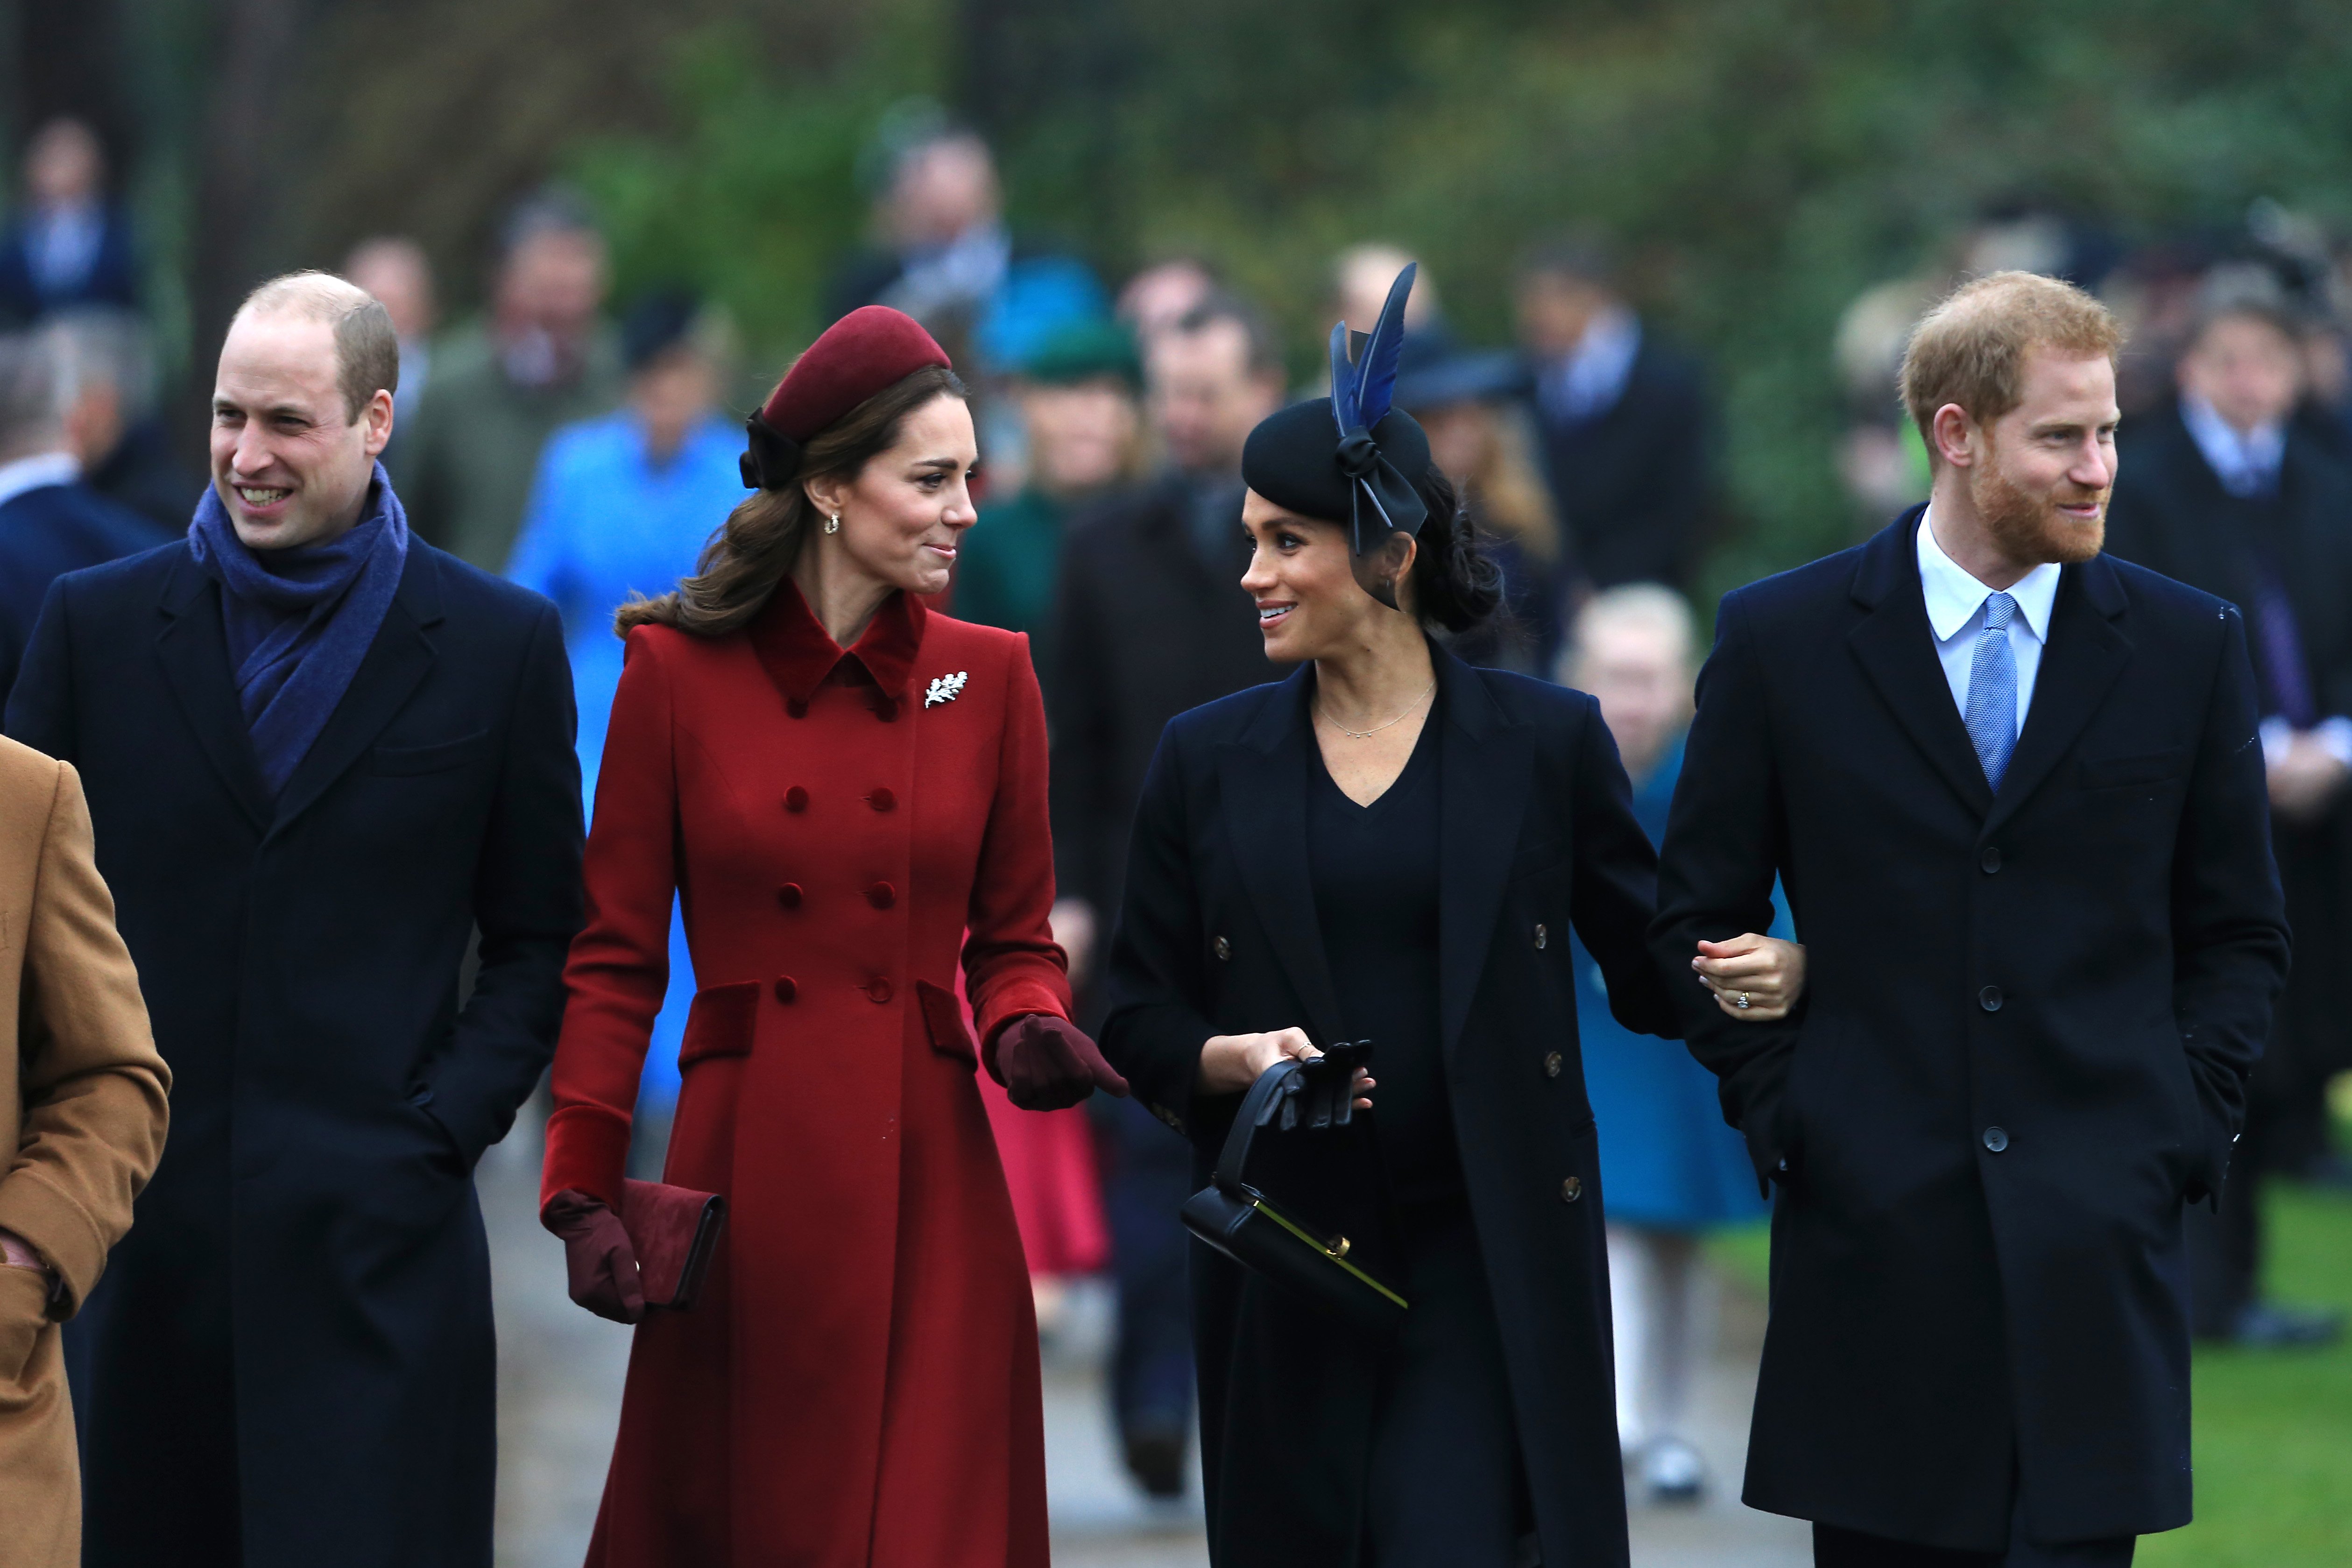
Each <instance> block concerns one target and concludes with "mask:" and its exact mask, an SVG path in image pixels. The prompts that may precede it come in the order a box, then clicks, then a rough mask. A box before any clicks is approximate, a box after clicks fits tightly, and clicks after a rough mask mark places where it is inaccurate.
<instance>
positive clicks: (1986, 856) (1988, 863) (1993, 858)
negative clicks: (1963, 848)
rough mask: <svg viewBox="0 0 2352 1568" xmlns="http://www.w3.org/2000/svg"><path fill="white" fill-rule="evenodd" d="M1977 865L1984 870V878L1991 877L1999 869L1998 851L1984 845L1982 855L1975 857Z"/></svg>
mask: <svg viewBox="0 0 2352 1568" xmlns="http://www.w3.org/2000/svg"><path fill="white" fill-rule="evenodd" d="M1977 864H1978V865H1979V866H1981V867H1983V868H1984V874H1985V875H1986V876H1988V877H1990V876H1991V875H1992V874H1993V873H1994V872H1996V871H1998V870H2000V850H1998V849H1996V848H1994V847H1992V846H1991V845H1990V844H1988V845H1986V846H1985V849H1984V853H1983V854H1981V855H1979V856H1978V857H1977Z"/></svg>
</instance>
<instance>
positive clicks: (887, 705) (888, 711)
mask: <svg viewBox="0 0 2352 1568" xmlns="http://www.w3.org/2000/svg"><path fill="white" fill-rule="evenodd" d="M874 717H876V718H877V719H879V720H881V721H882V722H884V723H885V724H887V723H890V722H892V721H895V720H896V719H897V718H898V703H897V702H895V701H893V700H890V699H889V698H887V697H883V698H878V699H877V700H875V703H874Z"/></svg>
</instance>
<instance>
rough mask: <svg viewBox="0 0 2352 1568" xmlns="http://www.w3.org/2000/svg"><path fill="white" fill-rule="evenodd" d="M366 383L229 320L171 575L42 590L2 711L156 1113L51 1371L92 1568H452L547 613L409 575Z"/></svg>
mask: <svg viewBox="0 0 2352 1568" xmlns="http://www.w3.org/2000/svg"><path fill="white" fill-rule="evenodd" d="M397 365H398V351H397V345H396V343H395V342H394V337H393V333H392V326H391V322H390V320H389V318H388V317H386V316H385V314H384V311H383V306H382V305H380V304H378V303H377V302H376V301H375V300H373V299H371V298H370V297H369V296H367V295H365V294H363V293H362V292H360V291H359V290H358V289H354V288H352V286H351V285H350V284H348V283H345V282H343V281H342V280H341V279H332V278H327V277H324V276H322V275H320V274H315V273H313V274H297V275H294V276H293V277H291V278H289V279H278V280H276V281H274V282H272V283H268V284H265V285H264V286H263V287H262V288H261V289H259V290H257V292H256V294H255V296H254V297H253V298H252V299H251V300H248V301H247V305H246V307H245V309H244V310H242V311H240V312H239V314H238V316H237V318H236V321H235V322H234V323H233V324H232V326H231V328H230V331H229V334H228V339H227V342H226V344H225V345H224V346H223V349H222V353H221V363H220V371H219V376H218V381H217V384H216V390H215V395H214V407H213V437H212V468H213V485H212V488H211V489H208V490H207V491H206V492H205V497H204V499H203V500H202V501H201V502H200V504H199V507H198V510H197V513H196V517H195V521H194V524H193V525H192V526H191V528H190V530H189V537H188V539H187V541H186V542H184V543H179V544H174V545H172V546H168V547H166V548H164V549H162V550H158V551H153V552H149V553H147V554H144V555H141V556H137V557H134V558H132V559H131V560H128V561H122V562H117V563H110V564H108V565H104V566H99V567H94V568H91V569H89V570H88V571H83V572H78V573H74V574H70V575H68V576H66V577H63V578H60V579H59V580H58V583H57V584H56V585H55V586H54V587H53V588H52V589H51V591H50V594H49V596H48V599H47V604H46V605H45V606H44V607H43V609H42V612H41V617H40V620H39V623H38V624H37V626H36V628H35V631H34V635H33V639H32V644H31V646H30V647H29V648H28V650H27V651H26V658H25V663H24V668H23V671H22V673H21V674H20V676H19V678H18V681H17V685H16V691H15V694H14V696H13V698H12V700H10V703H9V706H8V710H7V727H8V731H9V732H10V733H11V734H12V735H14V736H15V737H16V738H18V739H20V740H22V741H24V742H26V743H27V744H30V745H32V746H35V747H37V748H38V749H40V750H42V751H45V752H49V753H51V754H52V755H55V756H58V757H61V758H64V759H66V760H68V761H69V762H71V763H74V765H75V766H76V767H77V768H79V770H80V772H81V775H82V778H83V781H84V784H85V786H86V788H87V789H88V791H89V804H90V812H91V816H92V817H93V818H94V820H95V823H96V826H97V834H98V857H99V866H100V870H101V871H103V873H104V874H105V877H106V879H107V882H108V883H109V885H110V887H111V888H112V889H113V891H114V895H115V898H116V900H118V903H119V906H120V910H121V926H122V933H123V937H124V939H125V940H126V942H128V943H129V945H130V948H131V955H132V957H133V958H134V959H135V960H136V961H137V963H138V965H139V976H140V980H141V983H142V985H143V986H144V988H145V990H146V994H147V998H148V1003H149V1005H150V1007H151V1009H152V1013H153V1016H154V1023H155V1036H156V1041H157V1044H158V1046H159V1047H160V1048H161V1049H162V1051H163V1054H164V1056H165V1058H166V1059H167V1060H168V1061H170V1062H171V1063H172V1065H173V1069H174V1076H175V1079H176V1083H175V1092H174V1095H173V1110H174V1113H175V1114H174V1118H173V1130H172V1139H171V1142H170V1145H169V1147H168V1148H167V1149H166V1150H165V1152H164V1154H163V1164H162V1166H161V1167H160V1168H159V1170H158V1171H157V1173H156V1176H155V1180H154V1182H153V1184H152V1185H150V1186H149V1187H148V1189H147V1190H146V1192H145V1193H144V1194H142V1196H141V1197H140V1199H139V1203H138V1206H137V1210H136V1223H135V1225H134V1226H133V1227H132V1230H131V1239H130V1240H129V1241H128V1242H127V1243H126V1245H124V1246H123V1247H121V1248H120V1249H118V1250H117V1252H116V1253H115V1257H114V1264H113V1267H112V1268H110V1270H109V1271H108V1273H107V1276H106V1279H105V1281H104V1283H103V1284H102V1285H100V1288H99V1289H97V1290H96V1291H95V1292H94V1293H93V1294H92V1296H91V1298H90V1300H89V1305H88V1307H87V1308H86V1310H84V1312H83V1313H82V1315H81V1318H80V1320H79V1322H78V1323H77V1325H76V1329H77V1335H76V1342H75V1343H74V1344H73V1345H72V1347H71V1351H70V1352H69V1358H68V1359H69V1363H70V1364H71V1366H72V1368H73V1371H74V1374H75V1381H76V1388H75V1393H76V1395H77V1401H76V1403H77V1406H78V1410H79V1417H80V1422H81V1432H82V1440H83V1445H84V1453H85V1459H86V1463H85V1477H86V1498H87V1504H88V1528H87V1531H86V1543H85V1555H84V1558H83V1561H84V1563H86V1564H89V1568H134V1565H136V1568H159V1565H167V1564H168V1565H171V1568H199V1565H202V1568H210V1565H213V1564H220V1565H223V1568H318V1565H320V1564H324V1563H333V1564H335V1565H336V1568H417V1565H420V1564H427V1563H429V1564H434V1565H436V1568H442V1565H451V1568H465V1565H472V1568H488V1564H489V1562H490V1519H491V1496H492V1484H493V1477H494V1470H495V1458H496V1431H495V1421H494V1399H495V1382H496V1368H495V1351H494V1346H493V1342H492V1331H491V1319H490V1289H489V1260H488V1253H487V1249H486V1246H485V1241H484V1236H483V1230H482V1220H481V1213H480V1209H479V1207H478V1204H477V1202H476V1198H475V1194H474V1188H473V1183H472V1180H471V1175H470V1173H471V1172H472V1169H473V1165H474V1162H475V1161H476V1160H477V1159H478V1157H479V1156H480V1154H481V1152H482V1151H483V1149H484V1148H485V1147H487V1146H488V1144H490V1143H493V1142H497V1141H498V1139H499V1137H501V1136H502V1135H503V1134H504V1133H505V1132H506V1131H507V1128H508V1126H509V1123H510V1122H511V1121H512V1120H513V1117H514V1113H515V1108H516V1107H517V1106H518V1105H519V1104H520V1102H521V1101H522V1100H523V1098H524V1097H525V1096H526V1095H527V1094H529V1093H530V1089H531V1088H532V1086H533V1085H534V1084H535V1083H536V1082H537V1081H538V1079H539V1076H540V1073H541V1069H542V1068H545V1066H546V1065H547V1062H548V1059H549V1057H550V1056H551V1053H552V1050H553V1047H554V1039H555V1030H556V1027H557V1025H558V1022H559V1020H560V1018H561V1016H562V964H563V957H564V952H565V950H566V947H567V946H568V944H569V942H570V939H571V936H572V931H574V929H575V928H576V927H577V925H578V923H579V920H580V892H579V885H580V883H579V878H580V853H581V824H580V797H579V768H578V763H577V762H576V761H575V759H574V756H573V753H572V680H571V674H570V671H569V669H568V668H567V666H566V663H565V660H564V655H563V637H562V628H561V626H559V625H558V623H557V617H556V612H555V609H554V607H553V606H552V605H549V604H548V603H547V602H546V601H545V600H543V599H541V598H539V597H538V596H537V595H532V594H530V593H528V592H525V591H524V590H522V589H520V588H517V587H514V586H512V585H511V584H506V583H503V582H500V581H499V580H498V579H496V578H494V577H491V576H488V575H487V574H484V573H481V572H478V571H476V570H474V569H473V568H471V567H468V566H466V565H464V564H462V563H459V562H457V560H456V559H454V558H453V557H451V556H448V555H446V554H444V553H442V552H440V551H437V550H435V549H433V548H431V547H430V546H428V545H426V544H425V543H424V542H422V541H421V540H417V539H414V538H411V537H409V535H408V531H407V527H406V521H405V519H404V516H403V515H402V512H401V510H400V503H399V500H398V498H397V497H396V496H395V495H394V493H393V491H392V489H391V487H390V485H389V484H388V483H387V482H386V480H385V479H384V477H383V468H382V467H381V466H380V465H378V464H377V463H376V462H375V458H376V454H377V453H379V452H381V451H382V450H383V443H384V440H385V438H386V437H388V436H389V435H390V433H391V428H392V391H393V387H394V382H395V380H396V379H397ZM475 931H478V932H479V936H480V959H481V963H480V969H479V973H478V978H477V979H476V981H475V983H474V985H473V988H472V991H471V994H470V995H469V996H467V997H466V998H465V999H464V1001H463V1004H462V1005H461V1004H460V994H459V984H458V973H459V966H460V964H461V963H463V961H464V959H465V955H466V952H467V942H468V938H469V936H470V935H471V934H472V933H473V932H475Z"/></svg>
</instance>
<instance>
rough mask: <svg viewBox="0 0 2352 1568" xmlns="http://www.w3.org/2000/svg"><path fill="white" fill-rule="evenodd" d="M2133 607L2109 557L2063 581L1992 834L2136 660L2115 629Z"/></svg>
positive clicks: (2075, 569) (2069, 571) (2073, 569)
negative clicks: (2132, 657)
mask: <svg viewBox="0 0 2352 1568" xmlns="http://www.w3.org/2000/svg"><path fill="white" fill-rule="evenodd" d="M2127 602H2128V601H2127V600H2126V597H2125V595H2124V586H2123V580H2122V579H2121V578H2120V577H2119V576H2118V575H2117V574H2116V569H2115V567H2114V565H2113V564H2111V563H2109V562H2108V560H2107V558H2106V557H2105V556H2104V555H2095V556H2093V557H2091V559H2090V560H2088V561H2085V562H2084V563H2082V564H2081V565H2078V566H2069V567H2067V568H2066V570H2065V574H2064V575H2063V577H2061V579H2060V580H2059V584H2058V601H2057V604H2056V605H2055V606H2053V609H2052V610H2051V613H2050V640H2049V642H2048V643H2047V644H2046V645H2045V646H2044V647H2043V648H2042V668H2041V670H2040V672H2039V673H2038V674H2036V675H2035V676H2034V678H2033V698H2032V702H2031V703H2030V704H2028V706H2027V708H2026V710H2025V729H2024V731H2022V732H2021V733H2020V734H2019V736H2018V737H2017V750H2016V752H2014V753H2013V754H2012V755H2011V757H2010V760H2009V772H2008V773H2006V774H2004V775H2003V776H2002V778H2001V781H2000V797H1999V798H1998V799H1996V800H1995V801H1994V802H1993V805H1992V813H1991V816H1990V817H1989V818H1988V819H1987V820H1986V823H1985V827H1986V829H1987V831H1990V830H1991V829H1993V828H1995V827H1998V826H2000V825H2001V824H2002V823H2003V822H2006V821H2007V820H2008V819H2009V818H2010V817H2011V816H2014V815H2016V812H2017V808H2018V807H2019V806H2020V805H2022V804H2024V802H2025V800H2026V798H2027V797H2028V796H2030V795H2032V793H2033V792H2034V790H2035V789H2037V788H2039V787H2040V786H2041V784H2042V781H2043V780H2045V779H2047V778H2048V777H2049V776H2050V773H2051V770H2052V769H2053V768H2055V767H2056V766H2057V765H2058V763H2059V760H2060V759H2061V758H2063V756H2065V754H2066V752H2067V751H2068V750H2069V749H2070V748H2072V747H2073V745H2074V738H2075V737H2076V736H2077V735H2079V734H2081V733H2082V732H2083V726H2084V725H2085V724H2087V723H2089V722H2090V721H2091V716H2092V715H2093V714H2095V713H2096V712H2097V711H2098V710H2099V704H2100V703H2101V702H2103V701H2105V699H2106V695H2107V691H2108V689H2110V688H2111V687H2113V686H2114V685H2115V683H2116V677H2118V676H2120V675H2121V674H2123V671H2124V666H2125V665H2126V664H2128V663H2129V662H2131V652H2132V645H2131V639H2130V638H2129V637H2126V636H2124V634H2123V633H2122V632H2121V631H2120V630H2118V629H2117V628H2116V626H2115V625H2114V622H2115V620H2116V617H2117V616H2121V615H2122V614H2123V613H2124V609H2125V606H2126V604H2127Z"/></svg>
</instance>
